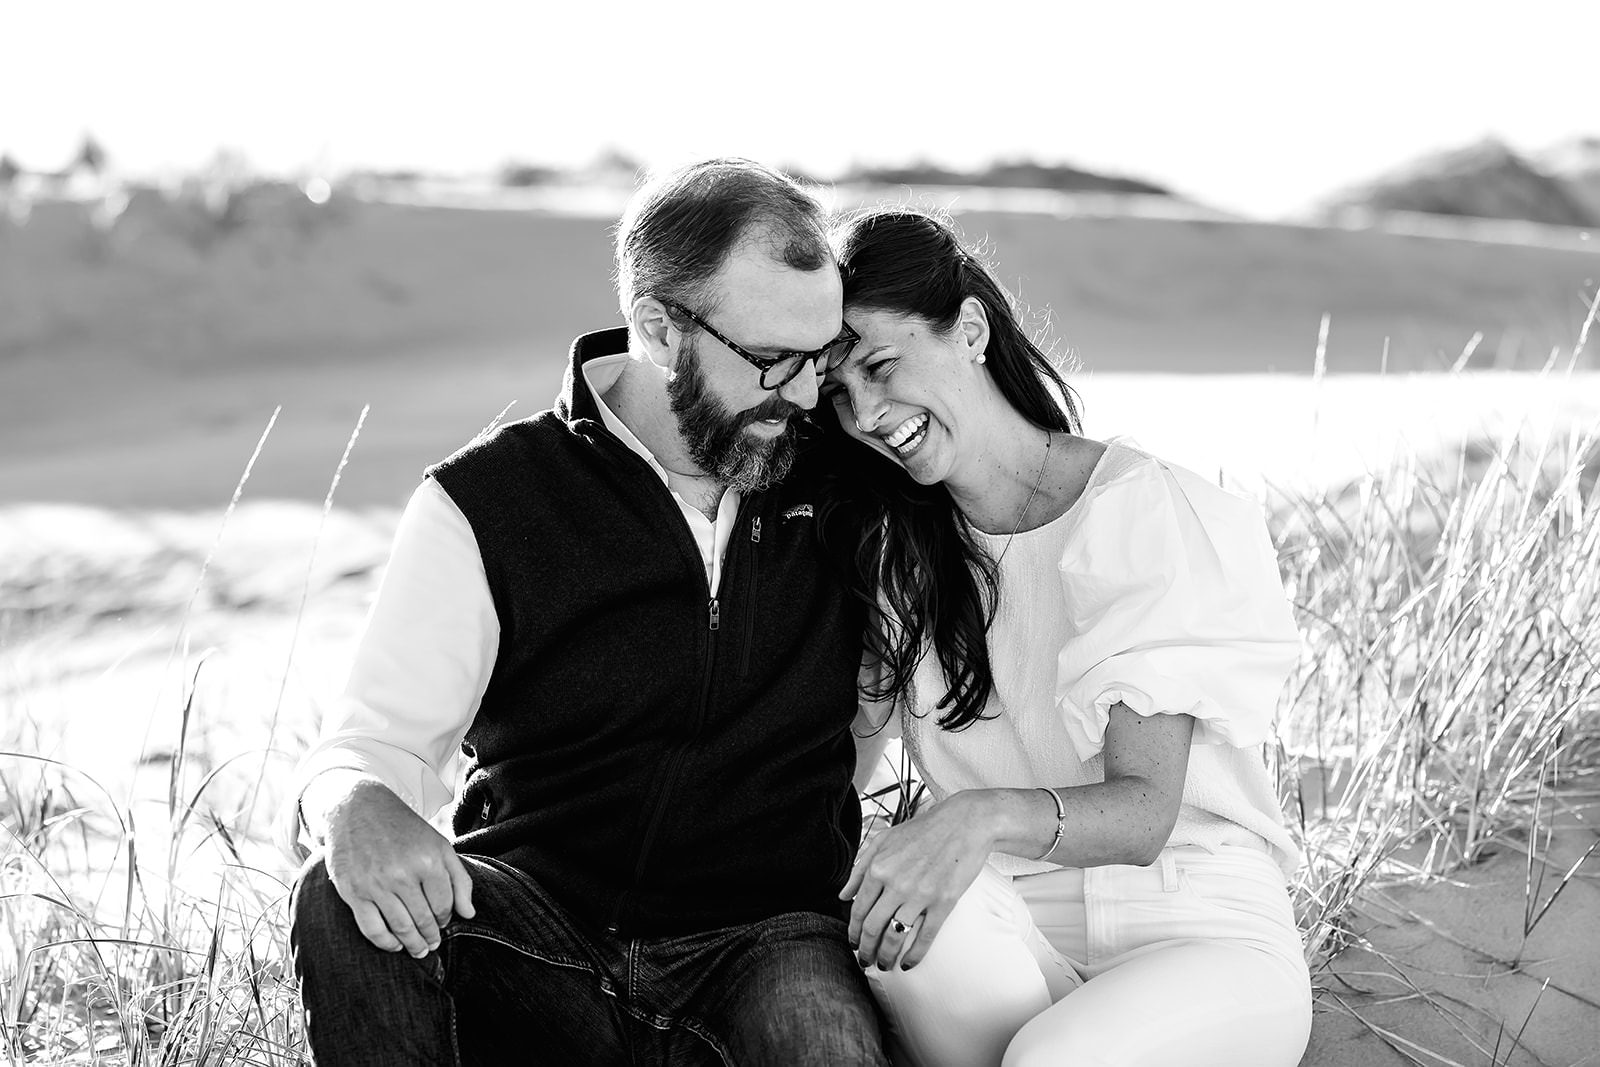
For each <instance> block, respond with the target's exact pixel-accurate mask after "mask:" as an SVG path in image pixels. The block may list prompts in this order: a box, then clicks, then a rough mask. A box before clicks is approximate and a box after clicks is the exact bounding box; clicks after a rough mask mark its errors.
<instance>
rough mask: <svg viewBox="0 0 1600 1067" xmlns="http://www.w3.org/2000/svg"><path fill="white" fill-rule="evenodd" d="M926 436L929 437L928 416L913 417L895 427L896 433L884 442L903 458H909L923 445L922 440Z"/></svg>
mask: <svg viewBox="0 0 1600 1067" xmlns="http://www.w3.org/2000/svg"><path fill="white" fill-rule="evenodd" d="M926 436H928V416H926V415H913V416H912V417H911V418H909V419H907V420H906V421H905V422H902V423H901V424H900V425H899V426H897V427H895V431H894V433H892V434H890V435H889V436H888V437H885V438H884V439H883V440H884V443H885V444H887V445H888V446H889V447H890V448H892V449H894V450H895V451H896V452H898V453H899V454H900V455H901V456H909V455H910V454H911V453H913V452H915V451H916V450H917V446H918V445H920V444H922V439H923V438H924V437H926Z"/></svg>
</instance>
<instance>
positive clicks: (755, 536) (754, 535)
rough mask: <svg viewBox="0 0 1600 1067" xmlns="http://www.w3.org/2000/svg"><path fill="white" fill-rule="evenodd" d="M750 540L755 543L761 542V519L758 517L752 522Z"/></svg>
mask: <svg viewBox="0 0 1600 1067" xmlns="http://www.w3.org/2000/svg"><path fill="white" fill-rule="evenodd" d="M750 540H751V542H752V543H753V544H758V545H759V544H760V543H761V519H760V517H759V516H758V517H756V518H755V519H753V520H751V522H750Z"/></svg>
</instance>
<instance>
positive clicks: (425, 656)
mask: <svg viewBox="0 0 1600 1067" xmlns="http://www.w3.org/2000/svg"><path fill="white" fill-rule="evenodd" d="M499 642H500V620H499V616H498V615H497V614H496V613H495V609H494V600H493V597H492V596H491V594H490V592H489V583H488V578H487V577H486V576H485V573H484V568H483V559H482V557H481V556H480V555H479V552H478V544H477V539H476V537H475V536H474V535H473V533H472V528H471V526H470V525H469V524H468V523H467V520H466V517H465V516H463V515H462V514H461V511H460V509H459V508H457V507H456V505H455V502H454V501H452V500H451V499H450V497H449V495H448V494H446V493H445V491H444V489H443V488H442V487H440V485H439V484H438V483H437V482H436V481H435V480H434V479H432V478H428V479H424V481H423V482H422V484H421V485H420V486H418V487H417V489H416V491H415V492H414V493H413V494H412V495H411V499H410V501H409V502H407V504H406V508H405V511H404V513H403V514H402V515H401V517H400V523H399V526H398V528H397V529H396V532H395V539H394V545H393V547H392V549H391V550H390V555H389V563H388V566H387V568H386V569H385V572H384V576H383V581H382V583H381V584H380V586H379V589H378V595H377V599H376V600H375V601H374V602H373V605H372V611H371V613H370V614H369V615H368V617H367V624H366V628H365V630H364V632H363V633H362V636H361V638H360V640H359V641H358V643H357V645H356V649H355V654H354V657H353V659H352V662H351V667H350V675H349V679H348V681H347V682H346V683H345V687H344V690H343V692H342V693H341V694H340V695H339V696H338V697H337V698H336V699H335V700H334V701H333V703H332V705H331V706H330V708H329V710H328V713H327V715H326V717H325V718H324V720H323V723H322V731H321V734H320V736H319V738H318V740H317V743H316V744H315V745H314V746H313V747H312V748H311V750H310V751H309V752H307V753H306V754H305V756H304V758H302V759H301V761H300V763H299V765H298V766H297V767H296V769H295V773H294V777H293V779H292V785H291V788H290V790H289V793H288V801H287V803H286V805H285V810H284V811H283V812H282V813H281V814H280V816H279V820H278V825H277V835H276V836H277V840H278V844H279V846H280V847H281V848H283V849H284V851H285V852H288V853H290V854H294V853H295V852H296V851H297V849H296V844H297V843H299V844H305V845H308V846H309V845H310V844H312V843H311V842H306V841H303V840H302V829H303V828H302V826H301V821H300V814H299V804H300V797H301V795H302V794H303V793H304V792H305V788H306V786H307V784H309V783H310V781H311V780H312V779H313V778H315V777H316V776H317V775H319V774H322V773H324V772H326V771H329V770H333V769H335V768H351V769H355V770H360V771H365V772H367V773H369V774H372V775H375V776H376V777H377V778H379V779H380V780H381V781H382V782H383V783H384V784H385V785H387V786H388V787H389V788H390V789H392V790H394V792H395V793H396V795H398V796H399V797H400V799H401V800H403V801H405V803H406V804H407V805H409V806H410V807H411V809H412V810H413V811H416V812H417V813H418V814H419V815H421V816H422V817H423V818H425V819H426V818H432V817H433V816H434V815H435V814H436V813H437V812H438V811H439V809H441V808H442V807H444V806H445V805H446V804H448V803H450V801H451V799H452V797H453V795H454V787H453V781H454V778H455V774H456V769H457V764H458V754H459V752H460V747H461V740H462V738H463V737H464V736H465V735H466V732H467V728H468V727H469V726H470V725H471V724H472V720H473V717H474V716H475V715H476V714H477V711H478V705H479V702H480V701H481V700H482V699H483V693H484V690H485V688H487V686H488V684H489V677H490V675H491V673H492V672H493V670H494V662H495V655H496V652H497V650H498V648H499Z"/></svg>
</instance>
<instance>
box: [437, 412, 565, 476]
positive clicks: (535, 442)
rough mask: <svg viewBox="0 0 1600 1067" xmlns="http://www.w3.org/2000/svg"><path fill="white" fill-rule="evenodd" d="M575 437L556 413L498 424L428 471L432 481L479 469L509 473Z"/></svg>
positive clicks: (483, 431)
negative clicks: (439, 477)
mask: <svg viewBox="0 0 1600 1067" xmlns="http://www.w3.org/2000/svg"><path fill="white" fill-rule="evenodd" d="M572 437H573V434H572V428H571V427H570V426H568V425H567V423H566V422H565V421H564V420H563V419H562V418H561V416H560V415H559V414H557V413H556V412H554V411H541V412H539V413H538V414H536V415H530V416H528V417H527V418H525V419H517V420H516V421H514V422H505V423H494V424H491V425H489V426H486V427H485V428H484V429H482V430H481V431H479V432H478V435H477V436H476V437H474V438H473V439H472V440H471V441H468V442H467V443H466V444H465V445H463V446H461V447H460V448H458V449H457V450H456V451H455V452H453V453H452V454H451V455H449V456H447V457H446V458H445V459H443V460H441V461H440V462H438V463H435V464H434V465H433V466H431V467H429V468H428V470H427V472H426V473H427V475H428V476H429V477H435V478H436V477H438V476H439V475H440V474H447V475H448V474H451V473H456V472H475V471H476V470H478V469H489V470H498V471H505V470H507V469H511V468H515V467H516V466H519V465H520V463H521V461H523V460H525V459H531V458H536V457H537V456H538V455H539V454H540V453H541V452H548V451H550V450H552V449H558V448H561V447H563V446H564V445H565V444H567V443H568V442H569V441H570V440H571V438H572Z"/></svg>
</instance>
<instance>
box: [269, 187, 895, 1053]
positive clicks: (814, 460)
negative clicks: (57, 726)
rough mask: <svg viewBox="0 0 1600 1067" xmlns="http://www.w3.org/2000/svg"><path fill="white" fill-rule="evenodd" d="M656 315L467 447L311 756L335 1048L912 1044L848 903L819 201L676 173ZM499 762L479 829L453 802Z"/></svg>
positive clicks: (637, 318) (314, 963) (845, 686)
mask: <svg viewBox="0 0 1600 1067" xmlns="http://www.w3.org/2000/svg"><path fill="white" fill-rule="evenodd" d="M617 285H618V290H619V295H620V298H621V305H622V310H623V314H624V316H625V317H626V318H627V320H628V327H627V328H621V329H615V330H607V331H602V332H600V333H594V334H587V335H585V336H583V337H580V338H579V339H578V340H577V341H576V342H575V343H574V344H573V348H572V364H571V367H570V369H569V371H568V376H567V381H566V383H565V386H564V388H563V394H562V396H561V398H560V400H559V402H558V403H557V406H556V407H555V409H554V410H552V411H546V412H541V413H540V414H539V415H536V416H534V417H533V418H531V419H528V420H525V421H522V422H518V423H513V424H511V425H508V426H505V427H503V428H501V429H499V430H498V431H496V432H494V433H491V434H487V435H485V436H482V437H480V438H479V439H478V440H476V441H474V442H473V443H472V444H471V445H469V446H468V447H467V448H466V449H464V450H463V451H461V452H460V453H458V454H457V455H455V456H453V457H452V458H450V459H449V460H446V461H445V462H444V463H442V464H440V465H439V466H437V467H435V468H433V469H432V470H431V471H430V472H429V473H428V476H427V477H426V478H425V479H424V481H423V484H422V486H421V487H420V488H419V489H418V490H417V491H416V493H415V495H414V496H413V497H412V499H411V501H410V503H409V504H408V506H407V508H406V512H405V515H404V516H403V517H402V519H401V522H400V526H399V530H398V532H397V534H396V538H395V544H394V548H393V552H392V555H391V558H390V563H389V568H388V571H387V573H386V575H385V578H384V582H383V586H382V589H381V591H380V593H379V596H378V600H377V602H376V604H375V605H374V608H373V612H372V616H371V618H370V619H369V621H368V628H367V631H366V633H365V635H364V637H363V638H362V641H361V644H360V646H359V648H358V650H357V652H356V656H355V660H354V663H353V665H352V670H351V677H350V682H349V684H348V688H347V691H346V693H345V698H344V700H343V701H342V702H341V703H340V705H339V707H338V709H337V710H336V712H335V714H334V715H333V716H332V717H331V719H330V721H329V722H328V723H326V724H325V727H324V736H323V739H322V740H321V741H320V742H319V744H318V745H317V746H316V748H314V749H313V750H312V752H311V753H310V754H309V755H308V756H307V757H306V760H305V761H304V762H303V764H302V767H301V770H300V772H299V775H298V778H297V786H296V789H295V795H296V796H297V797H298V798H299V803H298V809H297V812H296V813H295V820H296V825H297V826H298V827H299V832H300V835H301V837H302V839H306V838H309V839H310V841H311V843H313V844H317V845H320V846H321V847H322V849H323V851H322V852H321V854H320V856H319V858H318V859H316V860H314V861H313V862H312V863H311V864H310V865H309V866H308V867H307V869H306V870H305V872H304V873H303V874H302V876H301V879H300V882H299V883H298V885H297V886H296V890H295V896H294V905H293V907H294V924H293V932H292V940H293V949H294V960H295V968H296V972H297V973H298V975H299V976H300V981H301V983H302V997H303V1000H304V1003H305V1007H306V1010H307V1023H308V1031H309V1034H310V1039H311V1044H312V1049H313V1051H314V1053H315V1055H316V1058H317V1061H318V1063H319V1064H322V1065H323V1067H330V1065H342V1064H368V1063H371V1064H380V1063H381V1064H391V1065H392V1064H401V1063H434V1062H445V1063H453V1062H457V1061H458V1059H459V1060H463V1061H466V1062H484V1063H555V1064H581V1063H657V1062H663V1063H664V1062H672V1063H695V1062H710V1063H716V1062H728V1063H740V1064H754V1063H782V1064H806V1063H817V1064H823V1063H827V1064H853V1063H874V1064H877V1063H883V1062H884V1060H883V1056H882V1052H881V1051H880V1048H879V1034H878V1026H877V1021H876V1014H875V1011H874V1009H873V1007H872V1005H871V1001H870V997H869V994H868V993H867V990H866V986H865V983H864V982H863V980H862V976H861V972H860V968H859V966H858V965H857V964H856V962H855V960H854V957H853V956H852V954H851V951H850V948H849V945H848V944H847V942H846V934H845V926H844V924H843V922H842V921H841V915H842V912H841V910H840V907H839V904H838V901H837V893H838V890H839V888H840V887H841V886H842V885H843V884H844V881H845V878H846V875H847V874H848V872H849V869H850V864H851V860H852V858H853V855H854V852H855V847H854V846H855V841H856V838H857V835H858V827H859V822H860V809H859V805H858V802H857V800H856V797H855V793H854V789H853V786H852V783H851V778H852V773H853V770H854V759H855V755H854V745H853V738H852V735H851V733H850V724H851V720H852V717H853V715H854V714H855V710H856V678H857V666H858V663H859V656H860V648H861V630H862V625H863V612H862V609H861V607H860V606H859V605H857V604H854V603H852V601H851V599H850V597H849V596H848V594H847V592H846V591H845V589H844V588H843V586H842V585H841V584H840V583H839V581H838V580H837V579H836V577H835V576H834V573H833V572H832V571H831V570H829V569H828V568H826V567H824V566H823V564H822V563H821V561H820V560H819V558H818V554H817V551H816V548H815V537H814V530H813V528H812V526H813V517H812V515H813V504H814V502H815V493H814V488H815V484H816V481H817V476H818V457H817V456H816V455H815V454H814V452H815V449H816V448H818V447H821V446H820V444H813V443H808V442H803V441H801V440H800V438H799V429H800V427H799V422H800V419H801V417H802V414H803V411H804V409H807V408H810V407H812V406H814V405H815V403H816V400H817V383H818V381H819V380H820V376H821V375H822V373H823V371H824V370H825V369H826V367H827V365H828V363H829V361H830V359H835V358H836V357H839V356H842V354H843V351H844V350H845V349H847V348H848V347H849V343H850V342H851V341H852V340H853V339H854V338H853V335H851V334H850V332H849V330H848V329H847V328H845V327H844V325H843V320H842V318H841V310H840V285H839V277H838V272H837V269H836V267H835V266H834V263H833V259H832V256H831V254H830V253H829V251H828V248H827V244H826V242H825V238H824V235H823V221H822V218H821V213H820V210H819V208H818V206H817V205H816V203H815V202H814V201H813V200H811V199H810V198H809V197H808V196H806V195H805V194H804V193H803V192H802V191H801V190H799V189H797V188H796V187H795V186H794V185H793V184H792V183H791V182H789V181H788V179H786V178H784V177H783V176H781V175H779V174H777V173H776V172H773V171H770V170H767V169H766V168H764V167H761V166H759V165H756V164H752V163H748V162H744V161H729V160H716V161H711V162H708V163H702V164H698V165H695V166H691V167H687V168H685V169H683V170H680V171H677V172H674V173H672V174H669V175H666V176H665V177H664V178H662V179H660V180H657V181H655V182H653V183H652V184H650V185H649V186H647V187H646V188H645V189H643V190H641V191H640V193H639V194H637V195H636V197H635V198H634V200H633V202H632V203H631V204H630V205H629V208H628V210H627V212H626V213H625V214H624V217H623V219H622V223H621V225H620V228H619V232H618V236H617ZM458 751H460V752H462V753H464V754H465V756H466V757H467V761H468V762H467V766H466V775H465V785H464V787H463V789H462V792H461V796H460V797H459V799H458V801H457V804H456V807H455V811H454V822H453V829H454V831H455V833H456V835H457V836H456V839H455V841H454V844H453V845H452V842H451V841H449V840H447V839H446V838H445V837H443V836H442V835H440V834H439V833H438V832H436V831H435V830H434V829H433V828H432V827H431V826H430V825H429V824H428V823H427V822H426V820H425V819H424V818H423V816H424V815H425V814H426V813H429V812H432V811H434V810H436V809H438V808H439V807H440V806H442V805H443V804H444V803H445V802H446V801H448V799H449V798H450V796H451V790H450V788H449V787H448V786H447V785H446V784H445V780H446V776H447V775H448V774H449V768H450V764H451V761H452V760H453V758H454V756H455V754H456V753H457V752H458Z"/></svg>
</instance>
